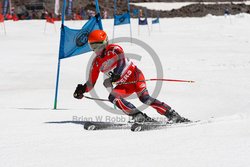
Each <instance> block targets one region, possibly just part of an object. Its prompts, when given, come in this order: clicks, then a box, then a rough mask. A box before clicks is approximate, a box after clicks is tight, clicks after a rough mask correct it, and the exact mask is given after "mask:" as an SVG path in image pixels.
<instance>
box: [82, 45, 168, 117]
mask: <svg viewBox="0 0 250 167" xmlns="http://www.w3.org/2000/svg"><path fill="white" fill-rule="evenodd" d="M100 72H103V73H105V74H106V75H110V74H118V75H120V78H119V79H118V80H117V81H116V82H134V81H140V82H134V83H129V84H121V85H117V86H116V87H115V88H114V89H113V90H112V92H111V93H110V95H109V100H110V101H111V102H112V103H113V104H115V105H116V106H117V107H118V108H120V109H121V110H122V111H124V112H125V113H126V114H128V115H133V114H135V113H136V112H138V110H137V109H136V107H135V106H134V105H133V104H132V103H130V102H128V101H126V100H125V99H124V98H125V97H128V96H129V95H131V94H132V93H136V94H137V96H138V98H139V99H140V101H141V102H143V103H145V104H147V105H150V106H152V107H153V108H155V109H156V110H157V111H158V112H159V113H160V114H162V115H165V114H166V112H167V111H169V110H170V109H171V108H170V107H169V106H168V105H167V104H165V103H163V102H160V101H159V100H157V99H154V98H152V97H151V96H150V95H149V93H148V90H147V87H146V82H145V81H143V80H145V78H144V75H143V73H142V72H141V70H139V69H138V68H137V67H136V66H135V65H134V64H133V62H132V61H131V60H129V59H128V58H126V57H125V55H124V51H123V49H122V48H121V47H120V46H119V45H116V44H110V45H108V46H107V47H106V48H105V49H104V50H103V51H102V52H101V53H99V54H97V56H96V58H95V59H94V60H93V62H92V66H91V69H90V73H89V79H88V81H87V83H86V84H85V85H87V87H86V92H89V91H90V90H91V89H92V88H93V87H94V85H95V83H96V80H97V79H98V76H99V73H100Z"/></svg>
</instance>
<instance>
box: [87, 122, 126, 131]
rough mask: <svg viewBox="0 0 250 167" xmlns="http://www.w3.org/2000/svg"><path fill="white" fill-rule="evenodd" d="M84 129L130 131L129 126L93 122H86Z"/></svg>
mask: <svg viewBox="0 0 250 167" xmlns="http://www.w3.org/2000/svg"><path fill="white" fill-rule="evenodd" d="M83 128H84V129H85V130H105V129H129V124H127V123H113V122H94V121H91V122H85V123H84V125H83Z"/></svg>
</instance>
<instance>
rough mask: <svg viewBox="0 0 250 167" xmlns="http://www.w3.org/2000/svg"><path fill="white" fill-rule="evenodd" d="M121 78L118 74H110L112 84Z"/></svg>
mask: <svg viewBox="0 0 250 167" xmlns="http://www.w3.org/2000/svg"><path fill="white" fill-rule="evenodd" d="M120 78H121V75H120V74H116V73H113V72H112V73H111V74H110V80H111V82H116V81H118V80H119V79H120Z"/></svg>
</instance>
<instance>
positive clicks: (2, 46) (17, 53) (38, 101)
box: [0, 14, 250, 167]
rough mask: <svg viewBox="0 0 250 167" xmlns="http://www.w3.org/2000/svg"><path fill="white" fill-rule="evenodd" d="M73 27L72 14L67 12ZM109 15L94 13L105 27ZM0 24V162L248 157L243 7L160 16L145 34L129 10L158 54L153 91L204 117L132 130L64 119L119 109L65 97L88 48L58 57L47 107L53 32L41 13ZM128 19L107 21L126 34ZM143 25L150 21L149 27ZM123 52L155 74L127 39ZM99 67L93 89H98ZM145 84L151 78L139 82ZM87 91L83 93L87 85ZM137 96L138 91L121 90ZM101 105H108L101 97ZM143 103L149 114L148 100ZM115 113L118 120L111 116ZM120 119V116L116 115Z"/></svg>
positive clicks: (217, 164) (224, 165)
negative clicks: (158, 83)
mask: <svg viewBox="0 0 250 167" xmlns="http://www.w3.org/2000/svg"><path fill="white" fill-rule="evenodd" d="M66 24H67V25H69V26H70V27H74V28H79V27H81V26H82V24H83V22H81V21H79V22H78V21H68V22H66ZM112 24H113V20H104V21H103V25H104V29H105V30H106V31H107V33H108V34H109V36H110V37H112V31H113V29H112V26H111V25H112ZM5 25H6V29H7V35H6V36H5V35H4V33H3V29H2V27H0V51H1V53H0V60H1V61H0V166H1V167H2V166H4V167H8V166H11V167H13V166H25V167H27V166H171V167H179V166H187V167H196V166H197V167H200V166H206V167H236V166H237V167H246V166H249V164H250V160H249V156H250V114H249V108H250V101H249V98H250V77H249V72H250V56H249V55H250V54H249V53H250V41H249V39H250V31H249V29H250V16H249V15H245V14H241V15H237V16H231V17H230V18H229V17H227V18H225V17H214V16H207V17H204V18H172V19H161V31H159V30H158V26H157V25H156V26H154V27H153V31H152V32H151V34H150V36H148V32H147V28H146V27H141V34H140V36H138V26H137V20H132V27H133V37H135V38H138V39H140V40H142V41H144V42H146V43H147V44H149V45H150V46H151V47H152V48H153V49H154V50H155V52H156V53H157V54H158V56H159V58H160V60H161V63H162V65H163V69H164V74H163V75H164V77H165V78H175V79H189V80H195V81H196V82H195V83H193V84H187V83H175V82H165V83H164V84H163V87H162V89H161V92H160V94H159V96H158V99H160V100H162V101H165V102H166V103H168V104H169V105H170V106H172V107H173V108H174V109H176V111H177V112H179V113H180V114H181V115H183V116H185V117H188V118H190V119H192V120H198V119H201V120H210V121H211V123H207V124H200V125H195V126H189V127H182V128H169V129H164V130H155V131H150V132H141V133H132V132H131V131H130V130H128V129H127V130H104V131H84V130H83V127H82V125H81V124H77V123H74V122H73V121H75V120H78V121H82V120H86V119H93V120H96V116H98V117H100V118H102V120H103V121H105V120H106V119H109V118H112V119H114V120H115V121H116V122H124V121H125V122H126V121H127V117H126V116H124V115H115V114H112V113H110V112H107V111H105V110H104V109H102V108H101V107H100V106H98V105H97V104H96V103H95V102H94V101H91V100H88V99H82V100H76V99H74V98H73V97H72V93H73V91H74V89H75V86H76V85H77V84H78V83H84V82H85V81H86V72H85V71H86V68H87V64H88V61H89V59H90V57H91V53H88V54H84V55H81V56H76V57H73V58H69V59H66V60H62V62H61V78H60V89H59V97H58V108H59V109H58V110H52V108H53V100H54V87H55V77H56V68H57V56H58V47H59V31H58V30H59V27H60V23H59V22H58V23H56V27H57V32H55V31H54V27H53V26H52V25H47V31H46V33H44V32H43V31H44V21H40V20H39V21H38V20H34V21H18V22H12V21H7V22H5ZM128 28H129V26H127V25H124V26H121V27H117V29H116V30H117V31H116V34H117V36H120V37H121V36H128V35H129V29H128ZM150 28H151V27H150ZM121 45H122V46H123V48H124V50H125V52H128V53H136V54H138V55H141V56H142V57H141V60H140V61H138V60H135V63H136V64H137V65H138V67H139V68H140V69H142V71H143V72H144V74H145V76H146V78H155V77H156V69H155V66H154V63H153V62H152V58H151V57H150V55H149V54H148V53H147V52H146V51H145V50H144V49H143V48H140V47H138V46H136V45H135V44H133V45H131V44H127V43H121ZM102 77H103V76H102V75H101V76H100V78H99V80H98V82H97V84H96V88H95V90H96V92H98V95H99V96H100V97H101V98H106V97H107V95H108V92H107V91H106V90H104V89H103V86H102ZM147 85H148V89H149V91H150V92H152V91H153V89H154V86H155V83H154V82H148V83H147ZM88 95H89V94H88ZM131 101H133V103H134V104H136V105H140V103H139V101H138V100H136V99H134V100H131ZM108 105H109V106H110V108H112V107H113V106H112V105H111V104H108ZM145 112H146V113H147V114H148V115H150V116H152V117H159V118H162V116H159V115H158V114H157V113H156V112H155V111H154V110H153V109H150V108H147V109H146V110H145ZM119 119H120V120H119ZM124 119H125V120H124Z"/></svg>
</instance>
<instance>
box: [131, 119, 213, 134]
mask: <svg viewBox="0 0 250 167" xmlns="http://www.w3.org/2000/svg"><path fill="white" fill-rule="evenodd" d="M209 122H211V120H206V121H201V120H197V121H191V122H183V123H170V122H155V123H154V122H152V123H150V122H144V123H134V124H132V126H131V128H130V130H131V131H133V132H140V131H148V130H157V129H165V128H177V127H188V126H194V125H200V124H205V123H209Z"/></svg>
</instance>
